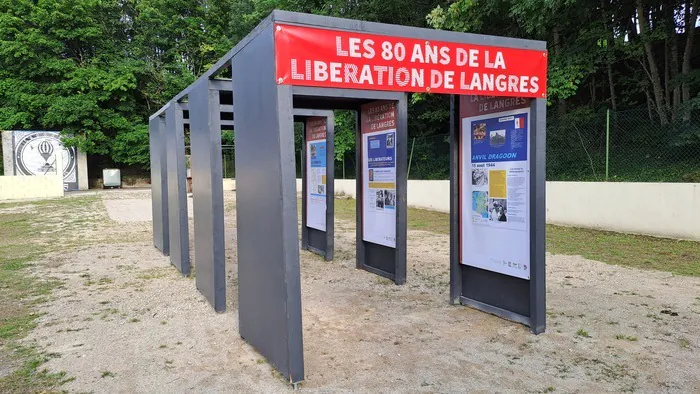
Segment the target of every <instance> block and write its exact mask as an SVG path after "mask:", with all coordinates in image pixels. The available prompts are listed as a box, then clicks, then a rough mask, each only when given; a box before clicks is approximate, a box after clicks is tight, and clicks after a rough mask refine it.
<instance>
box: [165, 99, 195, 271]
mask: <svg viewBox="0 0 700 394" xmlns="http://www.w3.org/2000/svg"><path fill="white" fill-rule="evenodd" d="M165 125H166V139H165V141H166V147H167V151H168V153H167V160H168V216H169V226H170V262H171V263H172V264H173V265H174V266H175V267H176V268H177V269H178V270H179V271H180V272H181V273H182V274H183V275H189V274H190V245H189V235H188V232H189V230H188V227H187V190H186V188H185V182H186V172H185V131H184V125H183V122H182V110H181V109H180V108H179V105H178V104H177V103H171V105H170V106H169V107H168V110H167V111H166V112H165Z"/></svg>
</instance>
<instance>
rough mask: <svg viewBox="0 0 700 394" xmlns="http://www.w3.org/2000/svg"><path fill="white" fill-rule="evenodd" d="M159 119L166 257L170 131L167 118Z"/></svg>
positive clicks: (167, 249)
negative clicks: (168, 143)
mask: <svg viewBox="0 0 700 394" xmlns="http://www.w3.org/2000/svg"><path fill="white" fill-rule="evenodd" d="M156 119H158V122H159V123H158V144H157V147H158V155H160V170H159V171H160V196H159V198H160V204H161V207H162V209H161V213H160V216H161V220H162V222H163V249H162V252H163V254H164V255H166V256H169V255H170V213H169V210H168V205H169V200H168V150H167V143H166V142H167V139H168V134H167V133H168V130H167V127H166V125H165V116H159V117H157V118H156Z"/></svg>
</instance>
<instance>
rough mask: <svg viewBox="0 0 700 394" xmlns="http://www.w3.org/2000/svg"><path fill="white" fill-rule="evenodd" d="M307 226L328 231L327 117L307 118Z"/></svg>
mask: <svg viewBox="0 0 700 394" xmlns="http://www.w3.org/2000/svg"><path fill="white" fill-rule="evenodd" d="M306 182H307V183H306V193H307V195H306V226H307V227H311V228H315V229H316V230H320V231H326V118H324V117H314V118H308V119H307V120H306Z"/></svg>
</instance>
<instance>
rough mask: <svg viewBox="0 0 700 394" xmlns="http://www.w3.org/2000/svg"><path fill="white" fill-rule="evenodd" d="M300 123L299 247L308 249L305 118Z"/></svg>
mask: <svg viewBox="0 0 700 394" xmlns="http://www.w3.org/2000/svg"><path fill="white" fill-rule="evenodd" d="M300 123H301V248H302V249H304V250H309V228H308V227H306V219H307V215H308V213H307V211H308V209H309V206H308V204H309V195H308V193H309V190H308V189H309V184H308V176H309V174H307V173H306V155H307V153H306V120H304V121H303V122H300Z"/></svg>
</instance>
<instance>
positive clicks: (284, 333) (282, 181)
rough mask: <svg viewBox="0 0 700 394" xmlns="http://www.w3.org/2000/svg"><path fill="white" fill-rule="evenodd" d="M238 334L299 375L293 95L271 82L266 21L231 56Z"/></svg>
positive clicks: (293, 377) (289, 374)
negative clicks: (234, 131) (238, 51)
mask: <svg viewBox="0 0 700 394" xmlns="http://www.w3.org/2000/svg"><path fill="white" fill-rule="evenodd" d="M232 72H233V96H234V102H235V103H236V105H235V107H234V119H236V121H235V127H236V130H237V131H236V134H235V138H236V212H237V218H236V219H237V232H238V301H239V312H238V314H239V332H240V334H241V336H242V337H243V338H244V339H245V340H246V341H247V342H248V343H250V344H251V345H252V346H253V347H254V348H255V349H256V350H258V351H259V352H260V353H261V354H262V355H264V356H265V357H266V358H267V360H268V361H269V362H270V363H271V364H272V365H273V366H274V367H275V368H277V370H279V371H280V372H281V373H282V374H283V375H284V376H285V378H286V379H288V380H289V381H290V382H292V383H296V382H299V381H301V380H303V379H304V360H303V349H302V326H301V283H300V274H299V243H298V240H299V234H298V217H297V203H296V171H295V167H296V166H295V158H294V133H292V130H293V116H292V94H291V88H290V87H289V86H279V87H278V86H277V84H276V83H275V79H274V76H275V59H274V40H273V30H272V26H268V27H267V28H265V30H264V31H263V32H260V34H259V35H258V36H257V37H256V38H255V39H254V40H252V41H250V42H249V43H248V44H247V45H246V46H245V48H243V49H242V50H241V51H240V53H238V55H236V56H235V57H234V58H233V59H232Z"/></svg>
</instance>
